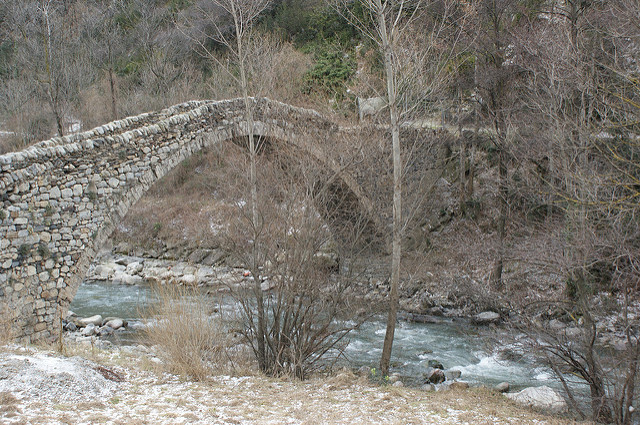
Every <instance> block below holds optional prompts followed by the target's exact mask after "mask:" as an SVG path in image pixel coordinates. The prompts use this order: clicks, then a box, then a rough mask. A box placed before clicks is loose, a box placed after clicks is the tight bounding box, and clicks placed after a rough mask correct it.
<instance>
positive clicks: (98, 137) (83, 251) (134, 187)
mask: <svg viewBox="0 0 640 425" xmlns="http://www.w3.org/2000/svg"><path fill="white" fill-rule="evenodd" d="M254 104H255V107H256V109H255V112H254V117H255V118H254V119H255V128H254V131H255V133H256V135H262V136H270V137H271V138H273V139H275V140H279V141H282V142H283V143H293V144H297V145H299V146H302V147H303V148H304V149H305V150H306V151H308V152H309V154H311V155H316V156H317V152H315V151H314V149H313V146H314V143H317V142H318V141H322V140H327V138H330V137H332V135H333V134H335V133H336V131H337V127H336V126H335V125H333V124H332V123H330V122H329V121H327V120H325V119H323V118H322V117H321V116H320V115H319V114H318V113H316V112H314V111H310V110H305V109H300V108H294V107H291V106H289V105H285V104H282V103H279V102H274V101H270V100H268V99H260V100H256V101H254ZM246 130H247V125H246V123H245V122H243V102H242V100H240V99H235V100H229V101H220V102H213V101H196V102H188V103H183V104H180V105H176V106H173V107H170V108H168V109H165V110H162V111H160V112H156V113H147V114H142V115H138V116H135V117H130V118H125V119H123V120H120V121H115V122H112V123H109V124H106V125H104V126H101V127H97V128H95V129H93V130H90V131H87V132H84V133H80V134H75V135H71V136H65V137H62V138H53V139H51V140H47V141H44V142H41V143H39V144H37V145H34V146H32V147H30V148H27V149H25V150H23V151H21V152H13V153H9V154H6V155H2V156H0V332H3V333H4V334H5V335H7V334H9V335H10V336H11V337H12V338H14V339H18V340H21V341H24V342H32V341H36V340H41V339H46V338H54V337H56V336H57V334H58V332H59V324H60V322H59V320H60V317H61V315H63V314H65V313H66V310H67V308H68V305H69V303H70V302H71V300H72V299H73V297H74V296H75V293H76V291H77V289H78V286H79V285H80V283H81V281H82V279H83V277H84V275H85V274H86V271H87V268H88V266H89V264H90V262H91V261H92V260H93V258H94V256H95V253H96V251H97V250H98V249H99V248H100V246H101V245H102V244H103V243H104V242H105V240H106V239H107V238H108V237H109V235H110V234H111V232H112V231H113V229H114V227H115V225H116V224H117V223H118V222H119V221H120V220H121V219H122V218H123V217H124V216H125V214H126V213H127V211H128V209H129V207H130V206H132V205H133V204H134V203H135V202H136V201H137V200H138V199H139V198H140V197H141V196H142V195H143V194H144V193H145V192H146V190H147V189H148V188H149V187H150V186H151V185H152V184H153V183H154V182H155V181H157V180H158V179H160V178H162V176H164V175H165V174H166V173H167V172H168V171H170V170H171V169H172V168H173V167H175V166H176V165H177V164H179V163H180V162H181V161H182V160H184V159H186V158H188V157H189V156H190V155H192V154H193V153H195V152H197V151H199V150H201V149H202V148H203V147H206V146H211V145H213V144H215V143H218V142H220V141H223V140H228V139H231V138H233V137H237V136H242V135H246V134H247V131H246ZM314 152H315V153H314ZM319 159H321V158H319Z"/></svg>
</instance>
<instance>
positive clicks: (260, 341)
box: [231, 3, 267, 371]
mask: <svg viewBox="0 0 640 425" xmlns="http://www.w3.org/2000/svg"><path fill="white" fill-rule="evenodd" d="M231 5H232V7H234V6H235V4H234V3H231ZM233 17H234V24H235V29H236V43H237V49H238V62H239V65H240V66H239V67H240V85H241V89H242V98H243V100H244V108H245V121H246V123H247V132H248V136H247V137H248V142H249V143H248V145H249V185H250V186H251V188H250V191H251V201H250V202H251V227H252V231H253V241H252V246H251V249H252V253H251V273H252V275H253V282H254V285H253V291H254V294H255V298H256V304H257V305H256V308H257V310H258V311H257V317H258V328H257V335H256V337H257V345H258V356H257V357H258V366H259V367H260V370H262V371H266V368H267V362H266V349H265V339H266V327H265V311H264V295H263V293H262V287H261V285H260V269H259V261H258V255H259V253H258V251H259V247H258V238H259V226H260V223H259V216H258V183H257V182H258V180H257V174H256V160H257V158H256V156H257V148H256V142H255V138H254V128H253V127H254V122H253V107H252V105H251V103H252V101H251V99H249V87H248V81H247V73H246V66H245V61H244V46H243V33H242V28H241V25H242V23H241V22H240V21H239V20H238V14H237V13H236V11H235V10H233Z"/></svg>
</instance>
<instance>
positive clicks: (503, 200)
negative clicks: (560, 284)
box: [491, 147, 508, 288]
mask: <svg viewBox="0 0 640 425" xmlns="http://www.w3.org/2000/svg"><path fill="white" fill-rule="evenodd" d="M498 169H499V173H500V183H499V184H500V216H499V217H498V256H497V258H496V263H495V265H494V268H493V272H492V274H491V280H492V283H493V285H494V287H495V288H502V284H503V281H502V271H503V268H504V256H505V238H506V236H507V214H508V202H507V196H508V190H507V161H506V158H505V154H504V148H502V147H501V148H500V153H499V156H498Z"/></svg>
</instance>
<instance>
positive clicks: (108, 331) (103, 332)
mask: <svg viewBox="0 0 640 425" xmlns="http://www.w3.org/2000/svg"><path fill="white" fill-rule="evenodd" d="M112 333H113V328H111V327H109V326H103V327H101V328H99V329H98V336H107V335H111V334H112Z"/></svg>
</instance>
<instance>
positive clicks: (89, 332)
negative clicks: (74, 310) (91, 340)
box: [81, 323, 96, 336]
mask: <svg viewBox="0 0 640 425" xmlns="http://www.w3.org/2000/svg"><path fill="white" fill-rule="evenodd" d="M95 334H96V325H94V324H93V323H89V324H88V325H87V326H85V327H84V329H83V330H82V332H81V335H82V336H93V335H95Z"/></svg>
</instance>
